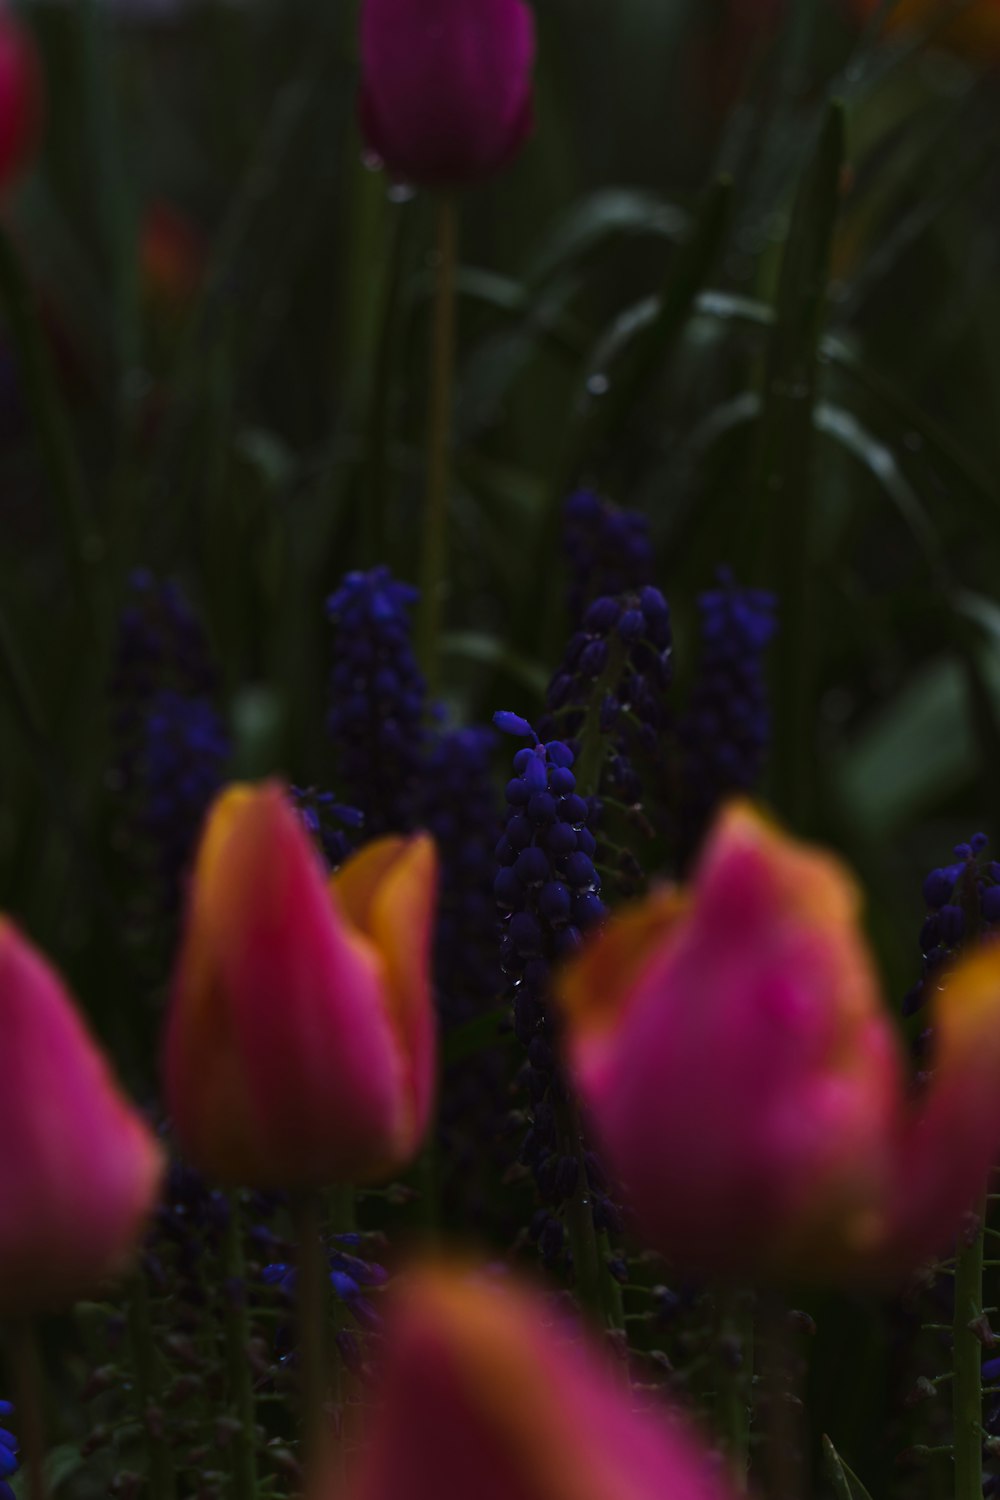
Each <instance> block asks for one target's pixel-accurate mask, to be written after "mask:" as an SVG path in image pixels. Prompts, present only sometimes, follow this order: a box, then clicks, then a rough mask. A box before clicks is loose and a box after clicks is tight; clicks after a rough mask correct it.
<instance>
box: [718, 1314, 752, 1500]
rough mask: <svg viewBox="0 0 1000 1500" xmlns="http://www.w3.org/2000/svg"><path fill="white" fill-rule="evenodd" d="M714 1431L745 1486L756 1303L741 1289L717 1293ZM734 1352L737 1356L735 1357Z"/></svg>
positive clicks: (733, 1473) (734, 1473) (736, 1477)
mask: <svg viewBox="0 0 1000 1500" xmlns="http://www.w3.org/2000/svg"><path fill="white" fill-rule="evenodd" d="M715 1304H716V1310H717V1317H718V1320H717V1324H716V1356H715V1431H716V1436H717V1438H718V1440H719V1446H720V1447H721V1448H722V1451H723V1453H724V1454H725V1456H726V1459H727V1461H728V1464H729V1469H730V1473H731V1476H732V1479H733V1481H734V1483H735V1484H736V1485H737V1486H738V1487H739V1489H740V1490H741V1491H743V1490H745V1489H746V1485H747V1469H748V1467H749V1462H750V1399H751V1389H752V1383H753V1361H754V1323H753V1302H752V1300H751V1298H750V1297H749V1296H748V1294H747V1293H746V1292H745V1291H743V1290H741V1289H740V1288H730V1287H724V1288H722V1289H721V1290H720V1291H718V1292H717V1293H716V1298H715ZM734 1355H738V1358H735V1357H734Z"/></svg>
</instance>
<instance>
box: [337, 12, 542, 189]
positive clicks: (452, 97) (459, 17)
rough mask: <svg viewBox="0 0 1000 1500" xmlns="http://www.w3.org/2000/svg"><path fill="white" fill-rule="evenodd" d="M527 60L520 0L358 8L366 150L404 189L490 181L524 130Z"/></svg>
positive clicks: (529, 116) (528, 119) (528, 99)
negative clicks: (411, 185)
mask: <svg viewBox="0 0 1000 1500" xmlns="http://www.w3.org/2000/svg"><path fill="white" fill-rule="evenodd" d="M534 55H535V32H534V24H533V21H532V16H531V11H530V10H529V9H528V6H527V5H526V4H525V3H524V0H362V13H361V71H362V90H361V126H362V130H363V132H364V135H365V138H366V140H367V142H368V145H369V146H370V148H371V149H372V151H374V152H375V153H376V154H377V155H378V156H379V157H380V158H381V159H382V161H383V162H384V163H385V165H386V167H387V168H388V170H389V171H390V172H391V173H392V174H393V175H394V176H395V177H398V178H401V179H403V180H404V181H407V182H415V183H426V184H430V185H432V186H433V185H438V186H454V185H457V184H460V183H466V182H474V181H477V180H478V179H480V178H483V177H487V176H489V175H491V174H492V173H494V172H496V171H498V170H499V169H500V168H501V167H503V166H505V165H506V164H507V163H508V162H509V161H510V160H511V159H512V158H513V157H514V156H515V155H516V154H517V152H518V150H519V149H520V147H521V146H522V144H523V143H524V141H525V139H526V138H527V136H528V135H529V134H530V132H531V128H532V125H533V90H532V76H531V75H532V67H533V64H534Z"/></svg>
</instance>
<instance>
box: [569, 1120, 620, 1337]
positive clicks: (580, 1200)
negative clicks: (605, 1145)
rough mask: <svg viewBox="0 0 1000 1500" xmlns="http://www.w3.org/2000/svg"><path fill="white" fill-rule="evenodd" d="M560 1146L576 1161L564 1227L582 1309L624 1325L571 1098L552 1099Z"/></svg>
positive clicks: (607, 1324)
mask: <svg viewBox="0 0 1000 1500" xmlns="http://www.w3.org/2000/svg"><path fill="white" fill-rule="evenodd" d="M554 1113H555V1120H556V1135H557V1138H558V1141H559V1150H560V1152H561V1153H562V1155H564V1156H571V1157H573V1158H574V1160H575V1161H576V1164H577V1174H576V1177H577V1180H576V1189H575V1191H574V1193H573V1196H572V1197H571V1198H570V1200H569V1202H568V1203H567V1205H566V1230H567V1233H568V1234H569V1243H570V1249H571V1250H572V1252H573V1270H574V1274H575V1277H576V1294H577V1296H578V1298H579V1300H580V1303H581V1306H582V1307H583V1308H584V1310H585V1311H586V1312H588V1313H590V1314H591V1315H592V1316H593V1317H594V1319H595V1320H596V1321H597V1322H598V1323H600V1324H601V1325H602V1327H604V1328H606V1329H609V1330H610V1329H621V1328H624V1326H625V1308H624V1305H623V1301H622V1294H621V1287H620V1286H619V1285H618V1283H617V1281H616V1280H615V1278H614V1277H613V1276H612V1275H611V1272H610V1271H609V1270H608V1265H607V1256H606V1254H605V1251H606V1249H607V1245H606V1241H605V1237H604V1236H603V1235H599V1234H598V1232H597V1230H596V1228H595V1227H594V1203H593V1197H592V1194H591V1191H590V1186H589V1184H588V1182H587V1163H586V1159H585V1158H586V1152H585V1146H584V1138H583V1129H582V1126H581V1124H580V1117H579V1112H578V1110H577V1107H576V1104H575V1103H574V1102H573V1100H572V1099H571V1098H564V1099H559V1100H555V1101H554Z"/></svg>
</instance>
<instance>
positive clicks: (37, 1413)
mask: <svg viewBox="0 0 1000 1500" xmlns="http://www.w3.org/2000/svg"><path fill="white" fill-rule="evenodd" d="M10 1345H11V1374H12V1375H13V1380H14V1406H15V1408H16V1410H17V1420H18V1428H17V1434H18V1437H19V1439H20V1443H21V1452H22V1453H23V1454H24V1471H25V1476H26V1480H27V1483H26V1486H25V1494H26V1500H46V1496H47V1486H46V1482H45V1437H44V1432H43V1427H42V1372H41V1361H40V1360H39V1357H38V1340H37V1338H36V1335H35V1325H34V1323H33V1322H32V1321H31V1319H30V1318H21V1319H18V1320H17V1321H16V1322H14V1323H13V1324H12V1325H11V1328H10Z"/></svg>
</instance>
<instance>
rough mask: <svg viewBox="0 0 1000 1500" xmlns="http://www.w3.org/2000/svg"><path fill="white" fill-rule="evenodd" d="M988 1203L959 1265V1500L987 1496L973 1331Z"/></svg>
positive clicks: (979, 1353) (978, 1349)
mask: <svg viewBox="0 0 1000 1500" xmlns="http://www.w3.org/2000/svg"><path fill="white" fill-rule="evenodd" d="M985 1219H986V1212H985V1205H980V1213H979V1219H978V1223H977V1226H976V1230H975V1234H974V1235H973V1237H972V1238H971V1239H970V1240H968V1241H967V1242H965V1243H963V1244H962V1245H961V1246H960V1248H959V1252H958V1256H957V1258H956V1261H955V1320H954V1326H953V1331H954V1350H953V1355H952V1358H953V1360H954V1370H955V1378H954V1381H953V1383H952V1414H953V1418H954V1428H955V1437H954V1440H955V1500H982V1493H983V1427H982V1423H983V1380H982V1374H981V1367H982V1357H983V1346H982V1344H981V1342H980V1340H979V1338H978V1336H977V1334H976V1333H975V1332H974V1331H973V1329H972V1328H970V1326H969V1325H970V1323H973V1322H974V1321H975V1320H976V1319H977V1318H978V1317H979V1316H980V1315H981V1313H982V1309H983V1240H984V1236H985Z"/></svg>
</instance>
